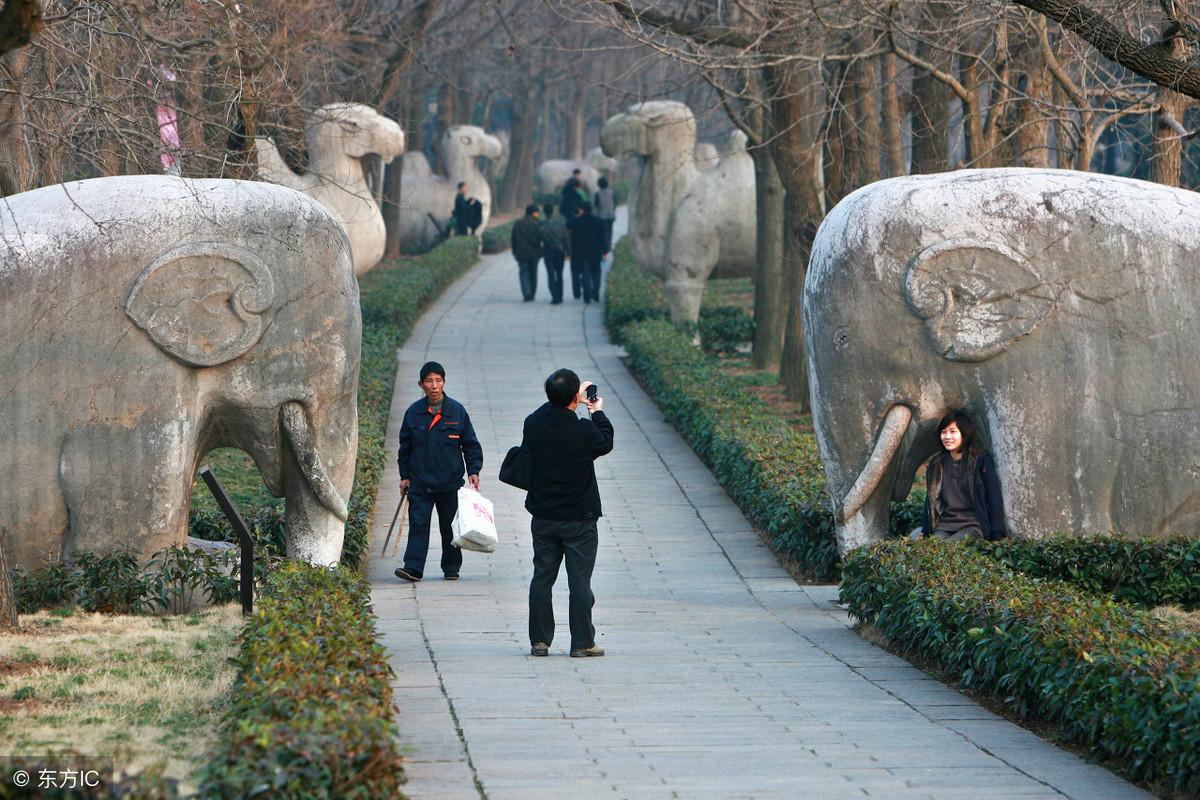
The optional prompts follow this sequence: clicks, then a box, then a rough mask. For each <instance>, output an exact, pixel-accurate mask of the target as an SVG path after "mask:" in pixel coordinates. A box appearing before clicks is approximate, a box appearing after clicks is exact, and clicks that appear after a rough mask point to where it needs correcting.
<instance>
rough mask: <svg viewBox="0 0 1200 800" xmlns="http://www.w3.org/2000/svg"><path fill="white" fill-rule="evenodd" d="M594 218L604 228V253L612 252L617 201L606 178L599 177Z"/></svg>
mask: <svg viewBox="0 0 1200 800" xmlns="http://www.w3.org/2000/svg"><path fill="white" fill-rule="evenodd" d="M595 201H596V202H595V208H596V219H598V220H600V227H601V228H602V229H603V230H604V255H608V254H609V253H611V252H612V232H613V223H614V222H616V220H617V201H616V195H614V194H613V190H612V189H610V188H608V178H601V179H600V188H599V189H597V190H596V195H595Z"/></svg>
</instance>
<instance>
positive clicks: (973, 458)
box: [921, 411, 1004, 542]
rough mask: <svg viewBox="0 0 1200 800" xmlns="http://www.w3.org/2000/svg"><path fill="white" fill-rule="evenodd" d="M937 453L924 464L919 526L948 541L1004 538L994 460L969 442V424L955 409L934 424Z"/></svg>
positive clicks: (972, 439)
mask: <svg viewBox="0 0 1200 800" xmlns="http://www.w3.org/2000/svg"><path fill="white" fill-rule="evenodd" d="M937 430H938V441H939V442H941V445H942V452H940V453H938V454H937V455H935V456H934V457H933V458H931V459H929V463H928V464H927V465H926V467H925V492H926V498H925V513H924V516H923V517H922V520H921V531H922V533H924V535H926V536H936V537H938V538H939V539H942V540H944V541H949V542H961V541H963V540H965V539H972V538H974V539H987V540H988V541H995V540H996V539H1003V538H1004V498H1003V497H1001V496H1000V479H999V478H998V477H997V476H996V464H995V462H994V461H993V460H992V455H991V453H989V452H988V451H987V450H984V449H983V448H981V447H976V446H975V424H974V423H973V422H971V418H970V417H968V416H967V415H966V414H964V413H963V412H961V411H952V412H951V413H949V414H947V415H946V416H944V417H942V420H941V421H940V422H939V423H938V428H937Z"/></svg>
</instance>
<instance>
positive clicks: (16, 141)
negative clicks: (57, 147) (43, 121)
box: [0, 50, 33, 197]
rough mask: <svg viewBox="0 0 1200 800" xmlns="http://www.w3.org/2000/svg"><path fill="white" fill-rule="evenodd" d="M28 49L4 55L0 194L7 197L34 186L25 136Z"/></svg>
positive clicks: (0, 124) (0, 130)
mask: <svg viewBox="0 0 1200 800" xmlns="http://www.w3.org/2000/svg"><path fill="white" fill-rule="evenodd" d="M28 65H29V51H28V50H18V51H16V52H15V53H9V54H8V55H6V56H5V57H4V58H3V74H4V81H3V86H4V88H5V89H7V90H8V91H7V92H6V93H4V94H2V95H0V194H3V195H4V196H5V197H8V196H9V195H14V194H17V193H18V192H23V191H26V190H27V189H31V188H33V164H32V163H31V161H30V159H29V143H28V141H27V140H26V138H25V137H26V133H25V123H26V106H25V96H24V77H25V73H26V67H27V66H28Z"/></svg>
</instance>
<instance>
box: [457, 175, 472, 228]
mask: <svg viewBox="0 0 1200 800" xmlns="http://www.w3.org/2000/svg"><path fill="white" fill-rule="evenodd" d="M453 217H454V232H455V234H457V235H458V236H466V235H467V228H468V227H469V226H468V222H469V220H470V218H471V206H470V205H469V204H468V202H467V184H466V182H465V181H459V183H458V193H457V194H456V195H454V212H453Z"/></svg>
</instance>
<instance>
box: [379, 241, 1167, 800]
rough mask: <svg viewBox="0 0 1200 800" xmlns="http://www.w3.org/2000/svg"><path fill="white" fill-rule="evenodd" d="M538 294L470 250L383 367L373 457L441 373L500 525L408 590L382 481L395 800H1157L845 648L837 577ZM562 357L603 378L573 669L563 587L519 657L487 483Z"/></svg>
mask: <svg viewBox="0 0 1200 800" xmlns="http://www.w3.org/2000/svg"><path fill="white" fill-rule="evenodd" d="M543 281H544V277H543ZM540 291H541V294H540V295H539V297H538V300H537V301H535V302H532V303H522V302H521V301H520V294H519V291H518V287H517V269H516V265H515V263H514V262H513V260H512V258H511V256H509V255H508V254H502V255H499V256H490V257H485V258H484V260H483V262H482V263H481V264H480V265H479V266H477V267H475V268H474V269H472V270H471V271H470V272H469V273H468V274H467V275H465V276H464V277H463V278H462V279H460V280H459V281H458V282H457V283H456V284H455V285H454V286H452V287H451V288H450V289H449V290H448V291H447V292H446V293H445V295H444V296H443V297H442V298H441V300H439V301H438V302H437V303H436V304H435V305H434V306H433V307H432V308H430V309H429V310H428V311H427V312H426V313H425V314H424V316H423V317H422V319H421V320H420V322H419V323H418V325H417V328H416V330H415V331H414V333H413V335H412V337H411V339H410V340H409V342H408V344H407V345H406V346H405V347H404V348H403V349H402V350H401V352H400V353H399V355H398V361H397V367H398V378H397V383H396V387H397V388H396V394H395V398H394V402H393V406H392V415H391V416H392V419H391V423H390V427H389V433H388V442H389V444H388V449H389V453H394V452H395V450H394V448H395V442H396V437H397V435H398V426H399V418H400V415H401V414H402V413H403V410H404V408H405V407H407V405H408V404H409V403H411V402H412V401H413V400H415V399H416V398H417V397H419V390H418V389H417V387H416V380H417V370H418V368H419V366H420V364H421V363H423V362H424V361H426V360H428V359H435V360H437V361H440V362H441V363H442V364H444V365H445V367H446V369H447V384H446V388H447V393H448V394H449V395H450V396H452V397H454V398H456V399H458V400H460V401H462V402H463V403H465V404H466V406H467V408H468V410H469V411H470V413H471V418H472V421H473V422H474V425H475V428H476V431H477V432H478V434H479V436H480V440H481V441H482V443H483V447H484V457H485V467H484V471H483V485H482V487H481V488H482V490H483V492H484V494H485V495H487V496H488V497H489V498H491V499H492V501H493V502H494V504H495V510H496V516H497V520H498V523H499V527H500V529H501V543H500V546H499V548H498V549H497V551H496V552H495V553H492V554H489V555H481V554H477V553H465V554H464V559H465V560H464V564H463V569H462V579H461V580H460V581H458V582H446V581H442V580H441V579H440V575H439V574H438V566H437V565H438V558H439V556H440V546H439V545H438V543H437V542H436V541H435V542H434V543H433V544H432V546H431V548H430V554H429V561H428V564H427V571H426V575H427V576H428V577H427V579H426V580H425V581H423V582H422V583H420V584H417V585H416V586H411V585H408V584H403V583H401V582H399V581H398V580H397V579H396V578H394V577H393V576H392V569H393V568H394V567H395V566H396V565H397V563H398V561H394V560H392V559H391V558H390V548H389V553H388V556H389V557H384V558H379V557H378V556H379V548H380V546H381V545H382V541H383V537H384V534H385V533H386V526H387V523H388V522H390V520H391V516H392V513H393V512H394V510H395V508H396V504H397V502H398V500H399V491H398V489H397V482H398V478H397V476H396V473H395V469H394V468H392V469H390V470H388V472H387V473H386V476H385V478H384V480H383V482H382V486H381V488H380V492H379V496H378V501H377V507H376V513H375V527H374V530H373V531H372V537H373V544H372V546H371V555H372V556H373V557H374V560H373V561H372V563H371V564H370V567H369V574H370V578H371V581H372V585H373V591H372V599H373V603H374V607H375V610H376V613H377V614H378V616H379V621H380V631H381V635H382V640H383V643H384V645H385V646H386V647H387V648H388V651H389V653H390V657H391V663H392V667H393V669H394V670H395V673H396V676H395V679H394V681H393V686H394V689H395V693H396V701H397V703H398V705H399V709H400V710H399V713H398V715H397V717H396V721H397V724H398V727H399V732H400V746H401V748H402V751H403V752H404V753H405V755H406V759H407V772H408V778H409V781H408V784H407V785H406V787H405V793H406V794H407V795H408V796H409V797H411V798H414V800H423V798H439V800H445V799H446V798H450V799H451V800H457V798H464V800H465V798H489V799H490V800H501V799H502V798H503V799H505V800H506V799H507V798H513V799H514V800H536V799H537V798H554V799H555V800H561V798H577V797H578V798H591V797H612V798H637V799H638V800H643V799H644V800H655V799H656V798H664V799H665V798H721V799H722V800H728V799H729V798H796V797H819V798H841V797H847V798H849V797H864V796H873V797H923V798H947V799H949V798H967V797H969V798H973V799H976V800H977V799H978V798H989V797H995V798H1009V797H1019V798H1051V797H1054V798H1061V797H1075V798H1084V799H1085V800H1106V799H1107V798H1138V797H1149V796H1150V795H1148V794H1146V793H1144V792H1142V791H1141V790H1139V789H1138V788H1136V787H1134V786H1132V785H1130V784H1128V783H1126V782H1124V781H1122V780H1120V779H1119V778H1117V777H1115V776H1114V775H1112V774H1111V773H1109V772H1107V771H1106V770H1104V769H1102V768H1100V767H1098V766H1094V765H1090V764H1087V763H1085V762H1083V761H1081V760H1080V759H1079V758H1077V757H1075V756H1074V755H1072V754H1070V753H1067V752H1065V751H1062V750H1060V749H1058V748H1056V747H1054V746H1053V745H1051V744H1049V743H1047V742H1045V741H1043V740H1041V739H1039V738H1038V737H1037V736H1036V735H1034V734H1033V733H1031V732H1029V731H1026V730H1024V729H1022V728H1020V727H1018V726H1016V725H1013V724H1011V723H1009V722H1007V721H1006V720H1003V719H1001V718H999V717H996V716H995V715H993V714H991V713H990V712H988V711H987V710H985V709H983V708H981V707H979V706H978V705H977V704H975V703H974V702H972V701H971V700H970V699H969V698H967V697H965V696H964V695H962V694H960V693H958V692H956V691H954V690H953V689H952V688H949V687H946V686H944V685H942V684H941V683H938V682H936V681H933V680H931V679H930V678H928V677H927V676H926V675H924V674H923V673H921V672H920V671H919V670H917V669H915V668H914V667H912V666H910V665H909V664H907V663H906V662H905V661H903V660H902V659H900V658H898V657H896V656H894V655H892V654H891V653H887V652H885V651H883V650H880V649H879V648H876V647H874V646H873V645H871V644H870V643H868V642H866V641H865V640H863V639H862V638H860V637H859V636H858V635H857V634H855V633H854V632H853V631H852V630H851V629H850V626H849V620H848V619H847V618H846V615H845V613H844V612H843V611H842V610H841V609H840V608H838V607H837V605H836V598H837V590H836V587H832V586H798V585H797V584H796V583H795V582H794V581H792V579H791V578H790V577H789V576H788V575H787V573H786V572H785V571H784V570H783V569H782V568H781V567H780V566H779V565H778V564H777V563H776V561H775V559H774V557H773V556H772V555H771V553H770V551H769V550H768V549H767V548H766V547H765V546H764V545H763V543H762V542H761V540H760V539H759V538H758V536H757V534H756V533H755V532H754V530H753V527H752V526H751V525H750V524H749V523H748V522H747V521H746V519H745V518H744V516H743V515H742V514H741V512H740V511H739V510H738V509H737V507H736V506H734V505H733V503H732V502H731V501H730V500H729V499H728V498H727V497H726V496H725V495H724V492H723V491H722V490H721V489H720V487H719V486H718V485H717V484H716V482H715V481H714V479H713V478H712V476H711V474H710V473H709V472H708V470H707V469H705V467H704V465H703V464H702V463H701V462H700V461H699V459H697V458H696V456H695V454H694V453H693V452H692V451H691V449H690V448H689V447H688V446H687V445H686V443H684V442H683V441H682V440H681V439H680V437H679V436H678V435H677V434H676V433H675V431H674V430H673V429H672V428H671V427H670V426H669V425H667V424H666V423H665V422H664V421H663V418H662V414H661V413H660V412H659V411H658V409H657V408H656V407H655V406H654V404H653V402H652V401H651V400H650V399H649V398H648V397H647V396H646V395H645V393H644V392H643V391H642V390H641V388H640V387H639V386H638V384H637V382H636V381H635V380H634V379H633V378H632V377H631V376H630V375H629V373H628V372H627V371H626V370H625V368H624V366H623V364H622V362H621V360H620V352H619V350H618V349H617V348H615V347H613V346H612V345H611V344H610V343H609V342H608V339H607V337H606V335H605V332H604V329H603V326H602V321H601V317H602V313H601V309H600V307H599V306H596V305H593V306H590V307H587V308H585V307H584V306H583V304H581V303H579V302H573V301H571V300H567V301H566V302H565V303H563V304H562V305H560V306H550V305H549V304H548V303H547V302H546V301H547V300H548V296H547V294H546V291H545V287H544V285H543V286H542V287H541V290H540ZM561 366H567V367H571V368H572V369H574V370H576V371H577V372H579V373H580V375H581V376H582V377H584V378H585V379H591V380H595V381H596V382H598V383H599V384H600V385H601V394H602V395H603V396H604V398H605V403H606V411H607V412H608V414H609V416H610V418H611V419H612V420H613V425H614V427H615V429H616V449H615V450H614V452H613V453H612V454H611V455H610V456H608V457H606V458H603V459H601V460H600V461H598V462H597V475H598V478H599V481H600V491H601V495H602V498H603V502H604V508H605V516H604V518H603V519H602V520H601V524H600V548H599V555H598V559H597V567H596V574H595V578H594V590H595V594H596V598H597V601H596V608H595V623H596V628H597V639H598V642H599V644H600V645H601V646H603V647H605V648H606V649H607V650H608V655H607V656H606V657H604V658H600V659H570V658H568V657H567V656H566V648H567V646H568V644H569V633H568V631H567V629H566V616H567V615H566V605H567V603H566V600H567V597H566V579H565V577H564V578H562V579H560V581H559V585H558V586H556V587H555V608H556V611H557V612H558V615H559V625H558V629H557V636H556V639H555V642H553V643H552V646H551V657H549V658H532V657H530V656H529V655H528V640H527V634H526V612H527V606H526V600H527V592H528V581H529V578H530V576H531V574H532V565H531V559H532V551H531V548H530V544H529V533H528V530H529V516H528V514H527V513H526V512H525V510H524V508H523V501H524V496H523V493H520V492H518V491H517V490H515V489H512V488H511V487H508V486H504V485H503V484H500V483H499V482H498V481H497V480H496V477H495V476H496V471H497V470H498V468H499V464H500V461H501V459H502V457H503V455H504V453H505V452H506V451H507V449H508V448H509V447H510V446H511V445H514V444H517V443H518V442H519V440H520V434H521V423H522V420H523V419H524V418H525V416H526V415H527V414H528V413H529V412H530V411H532V410H533V409H534V408H535V407H537V406H538V405H539V404H540V403H541V402H542V401H543V399H544V395H543V394H542V390H541V382H542V381H543V380H544V378H545V376H546V375H548V374H549V373H550V372H552V371H553V370H554V369H556V368H558V367H561ZM390 458H391V456H389V459H390ZM434 538H435V539H436V534H435V536H434Z"/></svg>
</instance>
